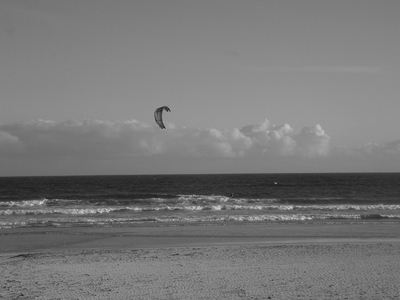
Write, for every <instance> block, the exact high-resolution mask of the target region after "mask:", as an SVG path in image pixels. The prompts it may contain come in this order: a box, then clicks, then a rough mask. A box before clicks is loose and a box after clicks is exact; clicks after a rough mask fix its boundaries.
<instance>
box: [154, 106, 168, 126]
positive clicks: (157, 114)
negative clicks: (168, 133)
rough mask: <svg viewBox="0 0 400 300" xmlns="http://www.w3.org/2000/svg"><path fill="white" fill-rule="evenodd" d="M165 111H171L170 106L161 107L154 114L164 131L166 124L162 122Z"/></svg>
mask: <svg viewBox="0 0 400 300" xmlns="http://www.w3.org/2000/svg"><path fill="white" fill-rule="evenodd" d="M164 110H166V111H171V110H170V109H169V107H168V106H161V107H159V108H157V109H156V111H155V112H154V119H155V120H156V122H157V124H158V126H160V128H162V129H165V126H164V123H163V120H162V113H163V111H164Z"/></svg>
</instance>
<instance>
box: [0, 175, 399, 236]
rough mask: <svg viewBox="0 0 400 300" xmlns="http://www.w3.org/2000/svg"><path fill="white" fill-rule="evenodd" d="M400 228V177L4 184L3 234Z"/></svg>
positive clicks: (71, 179)
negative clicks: (279, 226)
mask: <svg viewBox="0 0 400 300" xmlns="http://www.w3.org/2000/svg"><path fill="white" fill-rule="evenodd" d="M321 220H322V221H323V220H325V221H326V220H328V221H330V220H336V221H338V220H339V221H340V220H343V221H349V220H350V221H351V220H366V221H367V220H375V221H382V220H385V221H386V220H391V221H394V222H396V221H398V222H400V173H352V174H349V173H345V174H212V175H132V176H60V177H1V178H0V228H18V227H74V226H94V227H101V226H108V227H109V226H139V225H143V224H156V225H159V226H163V225H172V224H177V223H179V224H193V223H197V224H205V225H206V224H210V223H211V224H216V223H218V224H222V223H226V222H238V223H242V224H246V223H248V222H252V223H257V222H258V223H260V222H264V223H265V222H270V223H274V222H314V221H315V222H319V221H321Z"/></svg>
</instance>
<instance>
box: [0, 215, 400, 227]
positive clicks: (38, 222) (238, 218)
mask: <svg viewBox="0 0 400 300" xmlns="http://www.w3.org/2000/svg"><path fill="white" fill-rule="evenodd" d="M364 219H369V220H380V219H392V220H395V219H400V216H399V215H384V214H365V215H341V214H294V215H290V214H264V215H208V216H168V217H167V216H164V217H162V216H161V217H154V216H153V217H151V216H148V217H135V218H90V217H89V218H88V217H84V218H79V217H69V218H45V219H28V220H23V221H21V220H15V221H0V228H16V227H74V226H89V227H90V226H91V227H102V226H123V225H132V224H138V223H160V224H163V223H166V224H168V223H218V222H276V221H288V222H289V221H318V220H364Z"/></svg>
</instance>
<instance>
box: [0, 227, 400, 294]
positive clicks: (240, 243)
mask: <svg viewBox="0 0 400 300" xmlns="http://www.w3.org/2000/svg"><path fill="white" fill-rule="evenodd" d="M0 269H1V277H0V286H1V290H0V299H399V297H400V284H399V282H400V231H399V224H398V223H396V222H360V223H351V224H350V223H349V224H344V223H334V222H333V223H313V224H294V223H289V224H257V225H253V224H246V225H244V224H240V225H237V224H229V225H208V226H195V225H191V226H167V227H159V226H154V227H152V226H143V227H129V228H125V227H120V228H89V227H86V228H29V229H3V230H1V231H0Z"/></svg>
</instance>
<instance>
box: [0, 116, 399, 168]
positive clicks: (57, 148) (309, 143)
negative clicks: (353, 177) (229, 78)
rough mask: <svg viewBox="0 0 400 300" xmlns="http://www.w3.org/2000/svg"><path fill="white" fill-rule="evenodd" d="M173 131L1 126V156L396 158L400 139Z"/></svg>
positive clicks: (311, 130) (269, 128) (129, 126)
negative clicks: (352, 142)
mask: <svg viewBox="0 0 400 300" xmlns="http://www.w3.org/2000/svg"><path fill="white" fill-rule="evenodd" d="M166 125H167V128H168V130H160V129H159V128H158V127H157V126H156V125H155V124H150V125H149V124H147V123H144V122H140V121H137V120H129V121H114V122H111V121H101V120H85V121H76V120H68V121H65V122H54V121H45V120H36V121H29V122H20V123H11V124H3V125H0V157H2V158H7V157H8V158H25V159H35V158H45V157H51V158H57V157H69V158H72V159H80V160H96V159H99V160H113V159H129V158H130V159H135V158H140V157H152V156H154V157H160V156H167V157H178V158H179V157H186V158H191V157H193V158H246V157H260V158H262V157H297V158H313V157H332V156H347V157H360V156H363V157H366V156H397V157H399V158H400V139H398V140H394V141H389V142H387V143H385V144H372V143H370V144H366V145H362V146H360V147H358V148H356V149H347V148H345V147H333V146H332V145H331V139H330V137H329V135H328V134H326V133H325V131H324V130H323V129H322V127H321V126H320V125H318V124H317V125H313V126H308V127H304V128H302V129H301V130H300V131H299V132H297V133H296V132H295V131H294V129H293V128H292V127H291V126H290V125H289V124H281V125H274V124H271V123H270V122H269V121H268V119H265V121H264V122H262V123H258V124H252V125H248V126H244V127H242V128H233V129H230V130H228V129H224V130H219V129H215V128H205V129H201V128H186V127H181V126H177V125H175V124H172V123H166Z"/></svg>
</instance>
